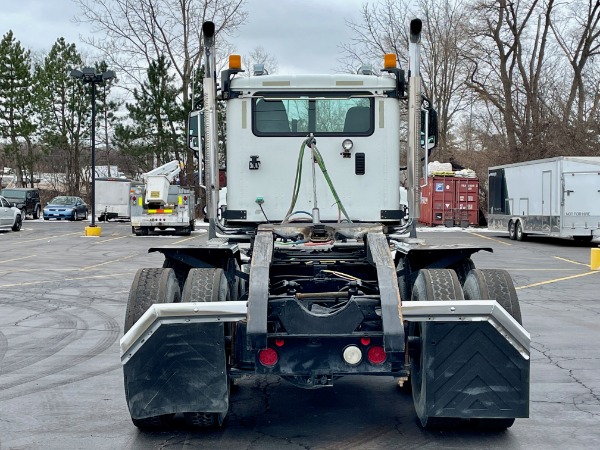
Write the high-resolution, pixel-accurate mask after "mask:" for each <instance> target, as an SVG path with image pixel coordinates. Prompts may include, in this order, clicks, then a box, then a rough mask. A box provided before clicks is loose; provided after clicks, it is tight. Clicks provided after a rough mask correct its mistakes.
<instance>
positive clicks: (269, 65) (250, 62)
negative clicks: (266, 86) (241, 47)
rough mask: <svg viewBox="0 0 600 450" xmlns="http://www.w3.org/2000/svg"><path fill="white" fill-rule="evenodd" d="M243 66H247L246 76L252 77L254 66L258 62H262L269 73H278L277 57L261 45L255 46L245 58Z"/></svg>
mask: <svg viewBox="0 0 600 450" xmlns="http://www.w3.org/2000/svg"><path fill="white" fill-rule="evenodd" d="M243 61H244V64H243V66H244V67H245V68H246V72H245V73H244V75H245V76H247V77H251V76H252V75H254V66H255V65H256V64H262V66H263V68H264V69H265V70H266V71H267V73H269V74H271V75H272V74H274V73H277V65H278V63H277V58H275V57H274V56H273V55H271V54H270V53H267V51H266V50H265V49H264V48H263V47H261V46H258V47H254V49H253V50H252V51H251V52H250V53H249V54H248V55H247V56H245V57H244V58H243Z"/></svg>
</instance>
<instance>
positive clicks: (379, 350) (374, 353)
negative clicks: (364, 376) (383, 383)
mask: <svg viewBox="0 0 600 450" xmlns="http://www.w3.org/2000/svg"><path fill="white" fill-rule="evenodd" d="M367 359H368V360H369V362H370V363H371V364H375V365H377V364H383V363H384V362H385V360H386V359H387V355H386V354H385V350H384V349H383V347H380V346H379V345H374V346H373V347H371V348H370V349H369V350H368V351H367Z"/></svg>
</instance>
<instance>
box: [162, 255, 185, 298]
mask: <svg viewBox="0 0 600 450" xmlns="http://www.w3.org/2000/svg"><path fill="white" fill-rule="evenodd" d="M163 267H164V268H165V269H173V270H174V271H175V277H177V282H178V283H179V288H180V289H181V292H183V287H184V285H185V279H186V278H187V276H188V273H189V272H190V266H188V265H187V264H183V263H182V262H180V261H177V260H176V259H171V258H165V261H164V262H163Z"/></svg>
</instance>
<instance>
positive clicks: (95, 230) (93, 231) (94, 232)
mask: <svg viewBox="0 0 600 450" xmlns="http://www.w3.org/2000/svg"><path fill="white" fill-rule="evenodd" d="M101 232H102V228H100V227H97V226H93V227H92V226H90V227H85V236H100V233H101ZM599 250H600V249H599Z"/></svg>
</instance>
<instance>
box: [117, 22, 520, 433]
mask: <svg viewBox="0 0 600 450" xmlns="http://www.w3.org/2000/svg"><path fill="white" fill-rule="evenodd" d="M421 28H422V23H421V21H420V20H418V19H415V20H413V21H412V22H411V24H410V36H411V42H410V47H409V54H410V66H409V69H410V70H409V72H408V73H407V72H406V71H405V70H404V69H401V68H400V67H398V64H397V58H396V55H394V54H390V55H387V56H385V58H384V64H383V69H382V71H381V74H380V75H379V76H377V75H374V72H373V71H372V70H369V69H366V68H364V69H362V70H360V71H359V73H357V74H337V75H295V76H288V75H261V76H254V77H250V78H248V77H243V76H237V75H238V74H239V73H240V72H242V68H241V64H240V57H239V56H236V55H232V56H231V57H230V59H229V68H227V69H225V70H224V71H223V72H221V77H220V86H217V83H216V80H217V74H216V69H215V67H216V61H215V25H214V24H213V23H212V22H206V23H204V24H203V39H204V49H205V54H204V60H205V62H204V64H205V74H206V75H205V78H204V80H203V87H204V110H203V112H202V114H200V112H199V111H194V112H192V113H191V115H190V142H191V143H192V145H193V147H194V148H195V149H196V150H197V151H198V154H203V155H204V156H203V157H204V168H205V170H206V172H205V180H206V188H207V202H208V206H207V213H208V223H209V224H208V239H207V241H206V243H195V244H188V245H185V244H181V245H177V246H166V247H155V248H150V249H149V251H150V252H160V253H162V254H163V255H164V258H165V259H164V262H163V266H162V267H160V268H141V269H139V270H138V271H137V273H136V275H135V277H134V280H133V283H132V286H131V289H130V292H129V298H128V304H127V311H126V315H125V327H124V331H125V334H124V336H123V337H122V339H121V341H120V349H121V362H122V365H123V375H124V383H125V397H126V400H127V405H128V408H129V412H130V415H131V418H132V421H133V423H134V424H135V425H136V426H137V427H139V428H140V429H150V430H152V429H156V428H157V427H164V426H168V425H169V424H170V423H173V422H172V419H173V418H174V417H175V416H177V417H183V418H185V420H186V421H187V423H188V424H190V425H191V426H198V427H205V426H213V427H214V426H221V425H223V424H224V420H225V418H226V415H227V411H228V409H229V398H230V397H229V396H230V387H231V384H232V383H235V381H236V380H238V379H240V378H242V377H246V378H247V377H262V376H266V375H271V376H279V377H281V378H282V379H283V380H286V381H287V382H289V384H290V385H291V386H290V389H296V388H305V389H315V388H327V387H329V386H332V385H333V384H334V383H336V382H338V380H339V379H340V377H351V376H367V377H369V376H371V377H372V376H377V377H387V379H389V382H390V383H397V384H398V386H401V387H402V388H404V389H411V391H412V396H413V403H414V407H415V411H416V416H417V418H418V422H419V424H420V425H421V426H423V427H426V428H434V427H440V426H442V427H443V426H448V425H449V424H452V423H455V422H456V421H457V420H458V421H464V422H468V424H471V425H473V426H477V427H482V428H483V429H496V430H497V429H506V428H507V427H510V426H511V425H512V424H513V422H514V421H515V418H520V417H528V415H529V371H530V335H529V333H528V332H527V331H526V330H525V328H524V327H523V325H522V317H521V312H520V307H519V300H518V298H517V294H516V291H515V287H514V285H513V282H512V280H511V277H510V275H509V274H508V273H507V272H506V271H504V270H500V269H476V268H475V266H474V262H473V260H472V258H471V256H472V255H473V254H474V253H476V252H478V251H487V252H489V251H491V250H492V249H490V248H486V247H474V246H461V245H456V244H449V245H444V246H434V245H428V244H426V243H425V242H423V241H421V240H419V239H417V238H416V237H415V236H414V234H415V233H416V224H417V221H418V218H419V196H420V192H419V178H420V176H421V175H422V174H420V173H419V170H420V167H421V165H422V159H423V158H426V155H427V154H428V150H429V149H430V148H431V147H433V146H434V145H435V142H436V140H437V136H436V125H437V122H436V121H437V116H436V113H435V110H434V109H433V108H432V105H431V102H429V101H428V100H427V99H426V98H424V97H423V96H422V94H421V78H420V73H419V54H420V52H419V46H420V39H421ZM407 74H408V77H407ZM217 87H218V88H219V89H217ZM217 99H220V100H222V101H224V102H226V104H227V106H226V111H227V118H226V120H227V150H226V151H227V155H226V156H227V179H228V186H227V208H226V209H225V210H223V211H222V214H221V218H220V219H219V218H218V214H217V208H218V194H219V177H218V173H219V157H218V152H219V139H218V137H217V126H216V125H217V122H216V121H217V113H216V111H217ZM200 117H203V120H204V122H203V125H204V126H201V125H202V124H201V123H200ZM405 117H408V128H407V129H408V145H407V146H404V144H401V143H402V142H403V141H402V140H401V139H400V137H401V136H400V134H399V133H400V131H399V130H400V129H401V128H402V127H401V126H400V125H401V120H404V119H403V118H405ZM202 130H204V133H202ZM197 142H204V148H203V149H199V148H198V146H197V145H196V143H197ZM403 166H405V167H406V168H407V169H406V170H407V179H408V185H409V189H408V203H409V205H408V206H409V208H408V212H409V217H407V218H405V217H404V211H405V208H404V207H403V206H404V205H402V204H401V199H400V189H399V186H400V179H399V177H400V168H401V167H403ZM390 414H395V412H393V411H390ZM176 422H177V421H176Z"/></svg>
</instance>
